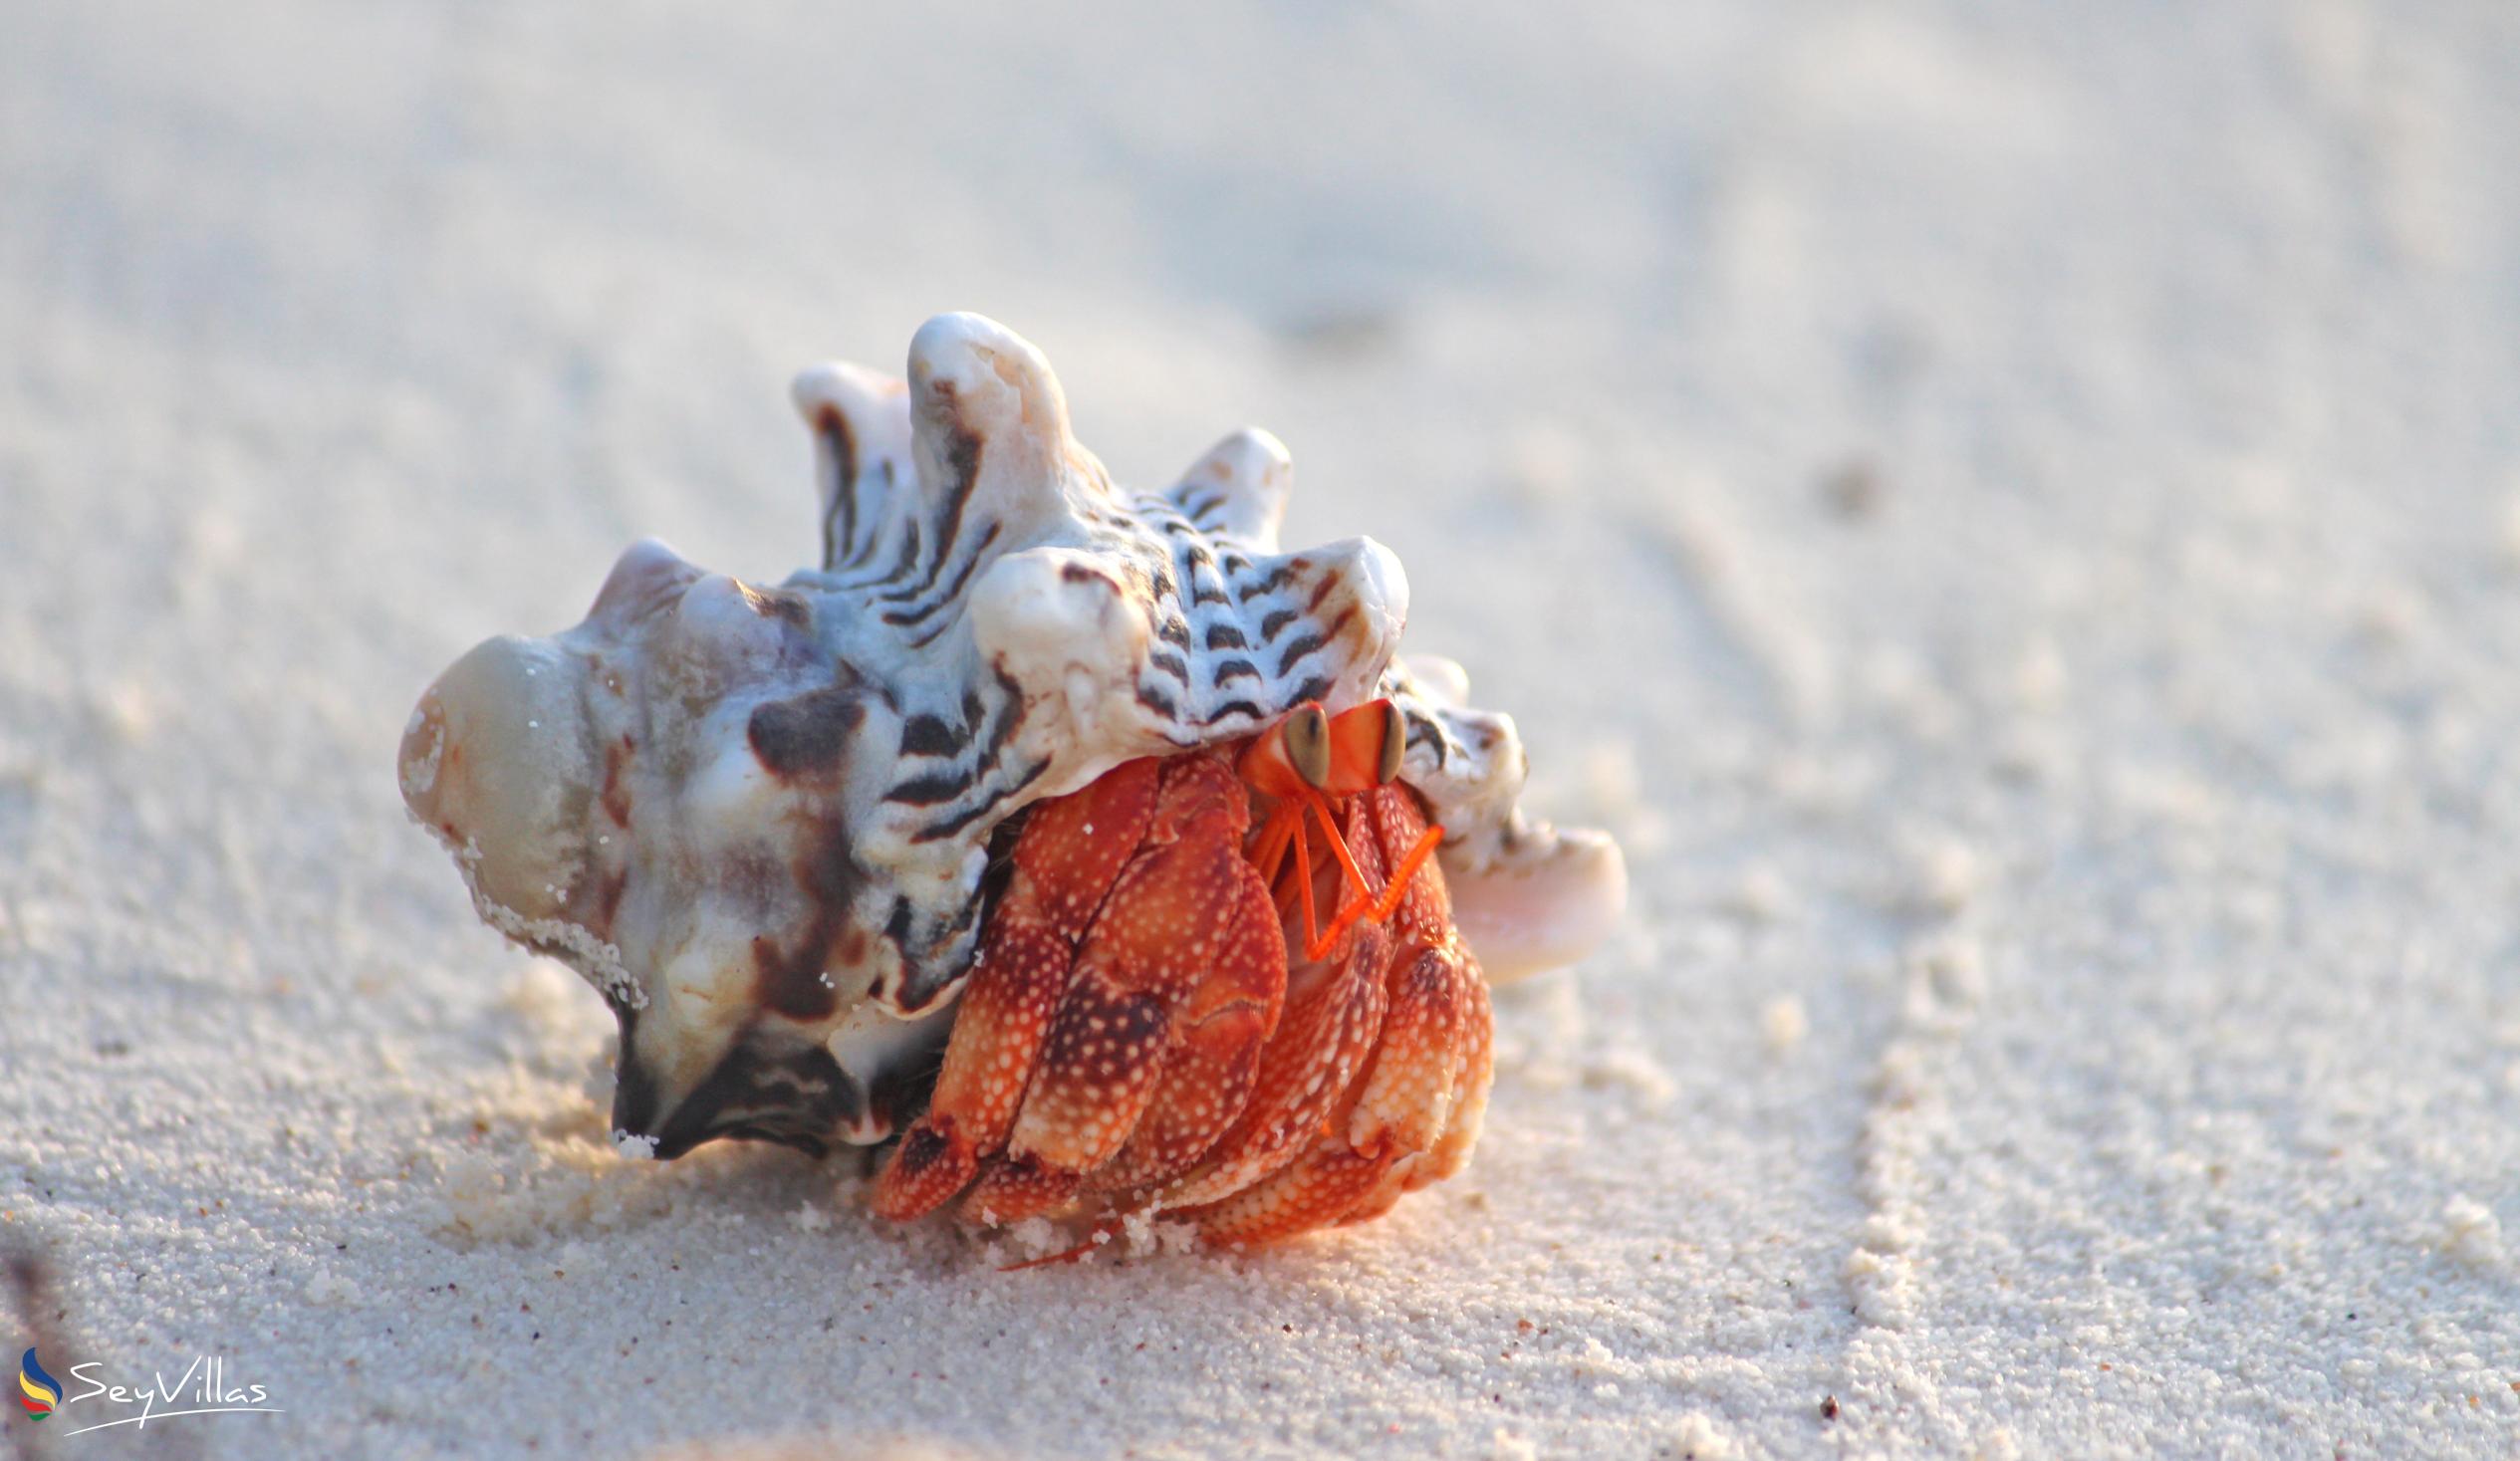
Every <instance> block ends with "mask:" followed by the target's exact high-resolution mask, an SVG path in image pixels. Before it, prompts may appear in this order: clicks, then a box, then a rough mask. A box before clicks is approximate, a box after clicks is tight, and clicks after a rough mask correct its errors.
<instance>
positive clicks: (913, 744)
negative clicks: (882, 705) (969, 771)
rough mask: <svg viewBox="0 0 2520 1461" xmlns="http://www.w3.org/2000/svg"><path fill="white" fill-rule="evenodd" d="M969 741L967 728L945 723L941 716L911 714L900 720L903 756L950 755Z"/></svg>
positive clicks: (969, 735) (901, 752)
mask: <svg viewBox="0 0 2520 1461" xmlns="http://www.w3.org/2000/svg"><path fill="white" fill-rule="evenodd" d="M970 743H971V733H970V731H969V730H967V729H965V728H963V727H960V726H954V725H949V724H947V723H946V721H945V719H944V718H943V717H942V716H936V715H913V716H911V717H910V718H909V719H907V720H905V721H902V722H901V747H900V754H901V755H903V756H951V755H954V754H955V753H957V752H959V751H961V750H962V748H963V747H964V746H967V745H969V744H970Z"/></svg>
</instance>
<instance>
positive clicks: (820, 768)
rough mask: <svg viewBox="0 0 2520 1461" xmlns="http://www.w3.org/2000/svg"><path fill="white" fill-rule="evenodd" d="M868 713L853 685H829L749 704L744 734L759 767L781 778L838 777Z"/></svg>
mask: <svg viewBox="0 0 2520 1461" xmlns="http://www.w3.org/2000/svg"><path fill="white" fill-rule="evenodd" d="M866 718H867V705H866V697H865V696H863V695H862V694H860V693H859V692H858V691H857V689H856V688H855V687H852V686H844V685H830V686H826V687H825V688H823V689H819V690H808V691H806V692H805V693H804V694H802V695H796V696H792V697H790V698H788V699H785V700H770V701H766V702H764V703H762V704H760V705H756V706H754V707H753V712H752V716H751V718H750V719H749V720H747V721H746V722H745V725H744V735H745V738H746V739H747V740H748V741H749V742H751V744H752V753H753V756H754V758H755V759H756V760H758V761H760V762H761V764H762V766H763V768H764V769H766V770H767V771H769V773H770V774H771V775H773V776H775V777H778V778H780V779H781V780H783V781H795V780H803V779H807V778H815V779H820V778H828V777H834V776H837V775H838V774H839V772H840V769H841V765H842V763H843V762H844V761H846V760H847V759H848V754H849V741H850V738H851V737H852V736H853V735H855V734H856V733H857V730H858V727H859V726H860V725H861V724H863V723H864V722H865V720H866Z"/></svg>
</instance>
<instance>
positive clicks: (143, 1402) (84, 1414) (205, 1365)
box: [0, 1346, 288, 1439]
mask: <svg viewBox="0 0 2520 1461" xmlns="http://www.w3.org/2000/svg"><path fill="white" fill-rule="evenodd" d="M6 1352H7V1351H6V1350H0V1353H6ZM103 1368H105V1365H104V1364H103V1362H101V1361H98V1360H93V1359H92V1360H90V1361H88V1362H87V1363H85V1364H74V1365H72V1366H70V1387H69V1388H68V1389H65V1388H64V1387H63V1385H62V1383H61V1381H59V1380H57V1379H55V1378H53V1376H52V1373H51V1372H50V1371H48V1370H47V1369H45V1368H44V1363H43V1361H42V1360H41V1359H38V1358H37V1357H36V1354H35V1350H34V1348H33V1347H32V1346H29V1347H28V1349H27V1351H26V1353H25V1354H24V1355H23V1356H22V1357H20V1358H19V1360H18V1403H19V1404H21V1405H23V1406H24V1407H26V1413H27V1416H28V1418H29V1419H31V1420H37V1421H41V1420H45V1419H47V1418H50V1417H55V1416H58V1417H60V1418H61V1419H62V1420H65V1421H68V1422H70V1428H69V1429H67V1430H64V1431H63V1432H62V1436H63V1437H64V1438H65V1439H67V1438H69V1437H71V1436H76V1435H86V1434H87V1433H88V1432H89V1431H92V1430H106V1429H109V1428H111V1427H114V1426H118V1425H127V1426H130V1427H132V1428H133V1429H135V1430H146V1429H147V1428H148V1427H149V1425H150V1424H151V1423H152V1422H162V1421H168V1420H172V1419H174V1418H175V1417H177V1416H179V1415H243V1414H252V1415H286V1414H287V1413H288V1412H287V1411H285V1410H283V1409H281V1408H280V1407H279V1406H277V1405H273V1404H270V1403H268V1402H269V1401H270V1399H271V1392H270V1391H268V1390H266V1389H264V1388H263V1387H262V1386H261V1385H257V1384H242V1385H240V1384H235V1383H232V1382H231V1381H230V1380H229V1378H228V1369H227V1360H225V1359H224V1358H222V1357H220V1356H218V1355H215V1354H199V1355H195V1356H194V1357H193V1360H192V1362H191V1363H190V1364H187V1365H185V1366H184V1368H183V1372H182V1373H180V1374H178V1375H176V1376H175V1377H174V1378H173V1379H171V1380H170V1379H168V1378H167V1377H166V1372H165V1371H164V1370H162V1369H160V1370H153V1371H151V1372H150V1374H149V1380H150V1383H148V1384H145V1385H131V1384H122V1385H118V1384H109V1383H107V1382H106V1381H105V1380H102V1379H99V1378H98V1377H97V1376H96V1375H95V1374H94V1373H92V1372H91V1371H94V1370H100V1369H103ZM100 1400H101V1401H103V1402H104V1403H103V1404H101V1405H98V1404H91V1403H90V1402H94V1401H100ZM74 1405H88V1406H89V1408H87V1409H84V1410H80V1411H78V1412H76V1413H73V1412H72V1410H71V1407H72V1406H74ZM133 1406H137V1407H139V1408H138V1410H137V1412H136V1413H130V1412H131V1409H132V1407H133ZM83 1422H84V1423H83Z"/></svg>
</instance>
